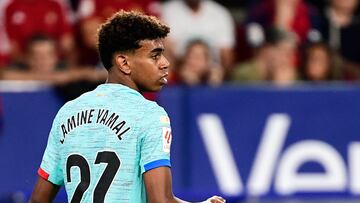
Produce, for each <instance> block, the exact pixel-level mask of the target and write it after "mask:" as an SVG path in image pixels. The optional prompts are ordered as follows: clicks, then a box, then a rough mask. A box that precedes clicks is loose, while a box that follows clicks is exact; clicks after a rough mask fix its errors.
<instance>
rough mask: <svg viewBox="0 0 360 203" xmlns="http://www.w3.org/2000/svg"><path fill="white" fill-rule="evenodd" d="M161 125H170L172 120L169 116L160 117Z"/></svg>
mask: <svg viewBox="0 0 360 203" xmlns="http://www.w3.org/2000/svg"><path fill="white" fill-rule="evenodd" d="M160 122H161V123H170V118H169V117H168V116H160Z"/></svg>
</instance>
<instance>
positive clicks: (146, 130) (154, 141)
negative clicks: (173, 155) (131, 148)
mask: <svg viewBox="0 0 360 203" xmlns="http://www.w3.org/2000/svg"><path fill="white" fill-rule="evenodd" d="M150 111H151V112H150V113H147V115H146V116H145V118H144V119H143V120H142V121H143V123H144V126H143V128H142V129H143V131H142V132H143V133H142V138H141V149H140V151H141V152H140V156H141V158H140V167H141V173H144V172H146V171H149V170H151V169H154V168H157V167H161V166H167V167H171V164H170V146H171V140H172V134H171V127H170V119H169V117H168V115H167V113H166V112H165V111H164V109H163V108H161V107H159V106H156V108H151V110H150Z"/></svg>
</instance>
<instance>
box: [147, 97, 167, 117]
mask: <svg viewBox="0 0 360 203" xmlns="http://www.w3.org/2000/svg"><path fill="white" fill-rule="evenodd" d="M144 100H145V101H144V104H143V108H144V109H147V111H146V112H147V113H148V114H166V111H165V109H164V108H163V107H162V106H160V105H159V104H158V103H157V102H154V101H150V100H147V99H144Z"/></svg>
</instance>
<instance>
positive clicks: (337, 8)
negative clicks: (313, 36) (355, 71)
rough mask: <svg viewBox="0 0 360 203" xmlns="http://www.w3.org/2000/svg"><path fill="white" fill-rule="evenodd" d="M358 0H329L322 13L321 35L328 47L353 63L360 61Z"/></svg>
mask: <svg viewBox="0 0 360 203" xmlns="http://www.w3.org/2000/svg"><path fill="white" fill-rule="evenodd" d="M358 4H359V2H358V0H330V1H329V4H328V6H327V8H326V9H325V10H324V13H323V21H322V26H321V28H320V30H321V33H322V36H323V38H324V40H325V41H327V42H328V44H329V45H330V47H331V48H332V49H333V50H335V51H337V52H338V53H339V54H340V55H341V56H343V57H345V58H346V59H347V60H349V61H351V62H353V63H360V57H359V54H358V53H359V52H360V48H359V47H360V41H359V40H358V39H357V38H358V36H359V35H360V19H359V16H357V15H356V13H355V12H356V10H357V8H358Z"/></svg>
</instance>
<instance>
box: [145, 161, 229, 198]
mask: <svg viewBox="0 0 360 203" xmlns="http://www.w3.org/2000/svg"><path fill="white" fill-rule="evenodd" d="M143 176H144V182H145V188H146V194H147V199H148V202H149V203H175V202H176V203H179V202H180V203H181V202H183V203H186V201H183V200H181V199H179V198H176V197H175V196H174V195H173V192H172V180H171V179H172V178H171V170H170V168H169V167H166V166H164V167H158V168H154V169H151V170H149V171H146V172H145V173H144V174H143ZM205 202H209V203H210V202H211V203H223V202H225V200H224V199H223V198H221V197H218V196H213V197H211V198H209V199H208V200H206V201H205ZM205 202H204V203H205Z"/></svg>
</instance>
